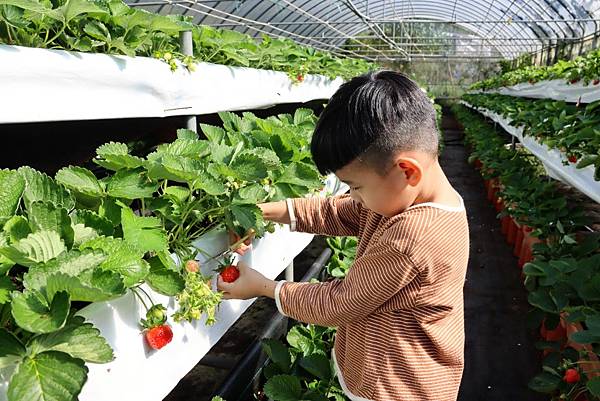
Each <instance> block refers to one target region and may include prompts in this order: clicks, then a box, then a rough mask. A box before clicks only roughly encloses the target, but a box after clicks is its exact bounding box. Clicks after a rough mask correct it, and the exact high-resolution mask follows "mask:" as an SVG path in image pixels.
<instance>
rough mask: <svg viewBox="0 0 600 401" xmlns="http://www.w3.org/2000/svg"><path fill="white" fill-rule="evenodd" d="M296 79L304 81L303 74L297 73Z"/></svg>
mask: <svg viewBox="0 0 600 401" xmlns="http://www.w3.org/2000/svg"><path fill="white" fill-rule="evenodd" d="M296 80H297V81H298V82H302V81H304V75H302V74H298V75H296Z"/></svg>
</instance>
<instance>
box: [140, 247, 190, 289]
mask: <svg viewBox="0 0 600 401" xmlns="http://www.w3.org/2000/svg"><path fill="white" fill-rule="evenodd" d="M148 263H149V264H150V273H148V276H146V283H148V285H149V286H150V287H151V288H152V289H153V290H154V291H156V292H158V293H160V294H163V295H168V296H175V295H177V294H179V293H180V292H182V291H183V289H184V288H185V281H184V279H183V277H181V274H179V273H177V272H174V271H173V270H171V269H169V268H168V267H167V266H165V265H164V264H163V262H162V261H161V258H159V257H158V256H153V257H152V258H150V259H149V260H148Z"/></svg>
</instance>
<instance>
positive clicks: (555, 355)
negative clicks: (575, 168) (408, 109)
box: [454, 106, 600, 401]
mask: <svg viewBox="0 0 600 401" xmlns="http://www.w3.org/2000/svg"><path fill="white" fill-rule="evenodd" d="M454 112H455V114H456V115H457V117H458V118H459V120H460V121H461V123H462V124H463V125H464V127H465V138H466V139H465V140H466V143H467V145H468V146H469V147H470V149H471V155H470V161H471V162H473V163H474V164H475V165H476V166H477V167H478V168H479V169H480V172H481V174H482V176H483V178H484V179H485V180H486V183H487V184H488V187H489V189H490V191H491V192H492V193H493V195H491V196H489V199H492V200H493V202H494V204H495V205H496V210H497V211H498V212H499V217H500V218H502V220H503V232H505V233H506V235H507V241H508V242H509V243H513V244H514V245H515V250H516V249H517V247H521V248H528V251H527V252H525V251H523V250H522V249H521V251H520V255H521V259H520V266H521V267H522V268H523V271H522V272H523V277H524V285H525V288H526V289H527V290H528V291H529V295H528V301H529V303H530V304H531V306H532V309H531V311H530V313H529V315H528V326H529V327H530V328H531V329H534V330H538V331H539V333H540V341H538V342H537V343H536V347H538V349H540V350H541V351H542V352H543V363H542V365H543V366H542V372H541V373H540V374H538V375H537V376H536V377H534V378H533V379H532V380H531V381H530V384H529V386H530V388H531V389H533V390H535V391H538V392H542V393H546V394H550V395H551V397H552V400H575V401H584V400H590V401H591V400H599V399H600V377H599V372H598V368H600V364H599V363H598V354H599V352H600V348H599V345H600V325H599V324H598V322H599V321H600V304H598V301H599V300H600V292H599V291H600V285H598V279H599V278H600V274H599V273H600V235H598V233H597V232H596V233H588V232H587V231H586V228H585V226H586V225H588V224H591V220H592V219H591V217H590V214H589V211H588V210H587V209H584V208H583V207H582V202H581V201H578V200H576V198H575V197H573V196H571V195H570V192H571V191H572V189H569V190H568V191H565V189H564V187H563V186H562V185H561V184H559V183H557V182H555V181H553V180H550V179H549V178H548V177H547V176H545V175H544V173H543V168H542V166H541V165H540V164H539V162H538V161H537V159H536V158H535V157H533V156H532V155H531V154H529V153H528V152H527V150H526V149H524V148H522V147H516V149H513V148H512V147H511V146H510V145H507V144H506V143H505V140H504V139H503V135H501V134H500V132H499V131H497V130H496V128H495V127H494V126H492V125H490V124H488V123H487V122H486V121H485V120H484V119H483V118H482V117H480V116H479V115H476V114H475V113H473V112H470V111H468V110H467V109H466V108H464V107H462V106H457V107H455V109H454ZM505 219H510V221H507V223H505ZM511 224H512V225H514V226H515V227H516V230H518V231H512V234H511V229H510V225H511ZM519 236H520V238H519ZM524 254H525V255H527V256H525V257H523V255H524Z"/></svg>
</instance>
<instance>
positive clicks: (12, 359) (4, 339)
mask: <svg viewBox="0 0 600 401" xmlns="http://www.w3.org/2000/svg"><path fill="white" fill-rule="evenodd" d="M26 353H27V350H26V349H25V346H24V345H23V343H21V341H20V340H19V339H18V338H17V337H15V335H14V334H13V333H11V332H9V331H8V330H6V329H5V328H0V369H1V368H4V367H6V366H10V365H12V364H15V363H17V362H19V361H20V360H21V359H23V357H24V356H25V355H26Z"/></svg>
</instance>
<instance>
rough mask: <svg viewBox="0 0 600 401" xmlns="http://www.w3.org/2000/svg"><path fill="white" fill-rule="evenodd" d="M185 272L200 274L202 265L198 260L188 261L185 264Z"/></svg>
mask: <svg viewBox="0 0 600 401" xmlns="http://www.w3.org/2000/svg"><path fill="white" fill-rule="evenodd" d="M185 270H187V271H188V272H189V273H198V270H200V263H198V261H197V260H188V261H187V262H185Z"/></svg>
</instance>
